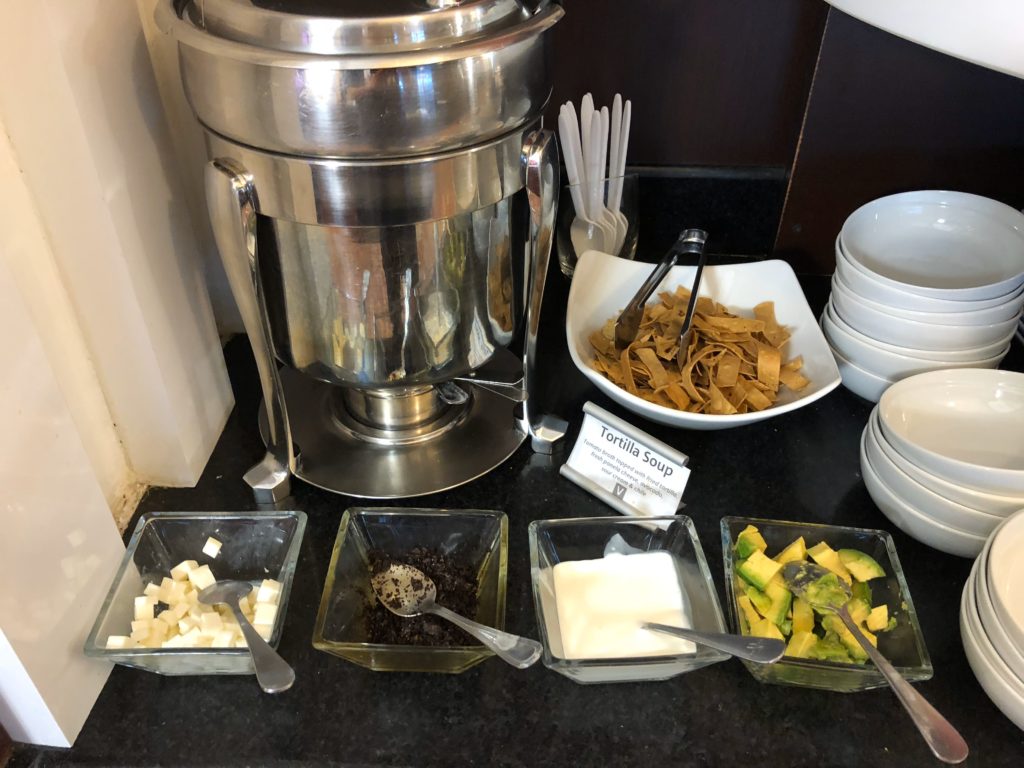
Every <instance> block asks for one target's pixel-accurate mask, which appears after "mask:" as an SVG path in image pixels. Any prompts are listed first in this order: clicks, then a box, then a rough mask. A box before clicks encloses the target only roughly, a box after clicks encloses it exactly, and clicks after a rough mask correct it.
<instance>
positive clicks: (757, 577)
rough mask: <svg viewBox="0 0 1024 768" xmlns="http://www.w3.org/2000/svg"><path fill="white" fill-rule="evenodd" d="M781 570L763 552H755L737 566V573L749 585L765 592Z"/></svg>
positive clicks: (780, 567)
mask: <svg viewBox="0 0 1024 768" xmlns="http://www.w3.org/2000/svg"><path fill="white" fill-rule="evenodd" d="M781 569H782V566H781V565H779V564H778V563H777V562H775V561H774V560H772V559H771V558H770V557H766V556H765V554H764V553H763V552H754V553H753V554H752V555H751V556H750V557H748V558H747V559H746V560H744V561H743V562H742V563H740V564H739V565H738V566H736V573H738V574H739V575H740V576H742V577H743V578H744V579H745V580H746V581H747V582H748V583H750V584H753V585H754V586H755V587H757V588H758V589H761V590H763V589H764V588H765V587H766V586H768V582H769V581H771V580H772V579H773V578H774V577H775V574H777V573H778V572H779V571H780V570H781Z"/></svg>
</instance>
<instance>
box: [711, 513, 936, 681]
mask: <svg viewBox="0 0 1024 768" xmlns="http://www.w3.org/2000/svg"><path fill="white" fill-rule="evenodd" d="M748 525H753V526H755V527H756V528H757V530H758V531H760V533H761V535H762V536H763V537H764V540H765V542H767V544H768V550H767V554H768V555H769V557H771V556H773V555H776V554H778V553H779V552H780V551H782V549H783V548H784V547H785V546H787V545H788V544H790V543H791V542H792V541H793V540H794V539H796V538H798V537H800V536H803V537H804V541H805V542H806V543H807V546H808V548H810V547H812V546H814V545H815V544H817V543H818V542H820V541H824V542H826V543H827V544H828V545H829V546H830V547H832V549H834V550H839V549H847V548H849V549H859V550H860V551H861V552H864V553H866V554H868V555H870V556H871V557H873V558H874V559H875V560H876V561H877V562H878V564H879V565H880V566H882V569H883V570H884V571H885V574H886V575H885V577H884V578H879V579H872V580H871V582H870V585H871V600H872V603H873V604H874V605H881V604H883V603H884V604H885V605H886V606H888V609H889V615H890V616H895V618H896V622H897V623H896V627H895V628H894V629H892V630H891V631H889V632H879V633H878V635H877V636H878V650H879V651H881V652H882V655H883V656H885V657H886V658H887V659H888V660H889V661H891V662H892V664H893V666H895V667H896V668H897V669H898V670H899V671H900V674H901V675H903V677H905V678H906V679H907V680H909V681H910V682H912V683H913V682H919V681H921V680H928V679H930V678H931V676H932V662H931V658H930V657H929V656H928V649H927V648H926V647H925V644H924V636H923V635H922V634H921V625H920V624H919V623H918V621H917V613H916V612H915V611H914V602H913V600H911V599H910V589H909V588H908V587H907V581H906V578H905V577H904V576H903V568H902V567H901V566H900V559H899V557H897V555H896V545H895V544H893V541H892V536H890V535H889V534H888V533H886V532H885V531H878V530H872V529H869V528H847V527H844V526H839V525H819V524H816V523H791V522H786V521H781V520H757V519H754V518H747V517H723V518H722V555H723V560H724V561H725V583H726V588H725V591H726V594H727V595H728V598H727V603H728V607H729V617H730V618H729V620H730V622H731V623H732V626H733V627H735V631H736V632H740V631H741V628H740V622H739V606H738V605H737V603H736V598H737V586H738V584H737V580H738V579H739V577H738V576H736V575H735V573H734V567H735V563H734V561H733V546H734V545H735V543H736V537H737V536H739V533H740V531H742V530H743V529H744V528H746V527H747V526H748ZM743 664H744V666H746V668H747V669H748V670H750V674H752V675H753V676H754V677H755V678H757V679H758V680H759V681H761V682H762V683H775V684H777V685H795V686H800V687H802V688H820V689H822V690H827V691H842V692H853V691H866V690H869V689H871V688H881V687H883V686H886V685H888V683H886V681H885V678H884V677H882V675H881V673H880V672H879V671H878V669H877V667H875V666H874V665H873V664H871V663H870V662H868V663H866V664H841V663H838V662H833V661H815V660H813V659H796V658H792V657H789V656H784V657H783V658H782V660H781V661H778V662H776V663H775V664H757V663H755V662H749V661H744V662H743Z"/></svg>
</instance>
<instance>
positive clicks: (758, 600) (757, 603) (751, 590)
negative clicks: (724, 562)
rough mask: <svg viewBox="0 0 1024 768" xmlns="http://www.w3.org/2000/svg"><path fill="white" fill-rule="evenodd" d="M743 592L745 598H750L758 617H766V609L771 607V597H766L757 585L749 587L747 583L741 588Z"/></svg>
mask: <svg viewBox="0 0 1024 768" xmlns="http://www.w3.org/2000/svg"><path fill="white" fill-rule="evenodd" d="M743 594H744V595H746V596H747V599H748V600H750V602H751V603H752V604H753V606H754V608H756V609H757V612H758V613H759V614H760V616H758V618H761V617H764V618H768V611H769V610H770V609H771V607H772V599H771V598H770V597H768V595H766V594H765V593H764V592H762V591H761V590H759V589H758V588H757V587H751V586H750V585H749V584H748V585H747V587H746V589H744V590H743Z"/></svg>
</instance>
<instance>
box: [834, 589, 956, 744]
mask: <svg viewBox="0 0 1024 768" xmlns="http://www.w3.org/2000/svg"><path fill="white" fill-rule="evenodd" d="M836 615H837V616H838V617H839V618H840V619H841V620H842V622H843V624H845V625H846V628H847V629H848V630H850V633H851V634H852V635H853V636H854V637H855V638H857V642H858V643H860V647H861V648H863V649H864V652H865V653H867V655H868V656H869V657H870V658H871V661H873V662H874V664H875V666H876V667H878V671H879V672H881V673H882V675H883V676H884V677H885V679H886V681H887V682H888V683H889V686H890V687H891V688H892V692H893V693H895V694H896V698H897V699H899V700H900V704H902V705H903V708H904V709H906V710H907V714H909V715H910V719H911V720H913V721H914V725H916V726H917V730H919V731H920V732H921V735H922V736H923V737H924V740H925V742H926V743H927V744H928V746H929V747H930V748H931V750H932V752H933V753H934V755H935V756H936V757H937V758H939V760H941V761H942V762H944V763H962V762H963V761H964V760H966V759H967V753H968V749H967V742H966V741H964V737H963V736H961V735H960V732H959V731H958V730H957V729H956V728H954V727H953V725H952V724H951V723H950V722H949V720H947V719H946V718H945V717H943V716H942V715H941V714H940V713H939V711H938V710H937V709H936V708H935V707H933V706H932V705H931V704H930V703H928V700H927V699H926V698H925V697H924V696H922V695H921V694H920V693H918V692H917V691H916V690H915V689H914V687H913V686H912V685H911V684H910V683H908V682H907V681H906V678H904V677H903V675H901V674H900V673H899V671H898V670H897V669H896V667H894V666H893V665H892V664H890V663H889V660H888V659H886V658H885V656H883V655H882V654H881V653H879V652H878V649H877V648H875V646H873V645H872V644H871V643H870V642H868V639H867V638H866V637H864V633H863V632H861V631H860V628H859V627H858V626H857V625H856V624H855V623H854V621H853V619H852V618H851V617H850V614H849V613H848V612H847V610H846V609H845V608H840V609H839V610H838V611H836Z"/></svg>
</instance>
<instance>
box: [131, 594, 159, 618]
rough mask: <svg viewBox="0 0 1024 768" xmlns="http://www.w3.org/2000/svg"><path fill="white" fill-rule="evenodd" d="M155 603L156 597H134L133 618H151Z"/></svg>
mask: <svg viewBox="0 0 1024 768" xmlns="http://www.w3.org/2000/svg"><path fill="white" fill-rule="evenodd" d="M155 605H156V599H155V598H152V597H148V596H146V595H140V596H139V597H136V598H135V618H136V619H152V618H153V606H155Z"/></svg>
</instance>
